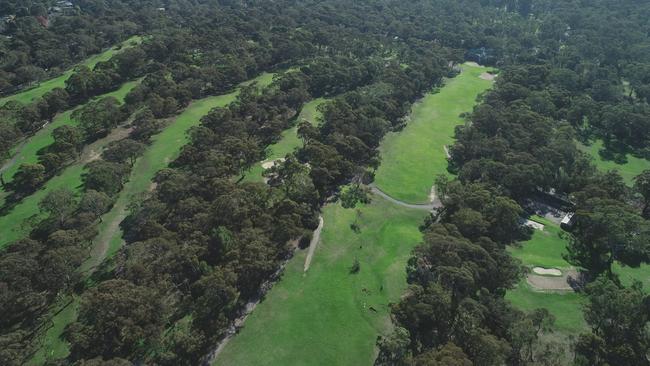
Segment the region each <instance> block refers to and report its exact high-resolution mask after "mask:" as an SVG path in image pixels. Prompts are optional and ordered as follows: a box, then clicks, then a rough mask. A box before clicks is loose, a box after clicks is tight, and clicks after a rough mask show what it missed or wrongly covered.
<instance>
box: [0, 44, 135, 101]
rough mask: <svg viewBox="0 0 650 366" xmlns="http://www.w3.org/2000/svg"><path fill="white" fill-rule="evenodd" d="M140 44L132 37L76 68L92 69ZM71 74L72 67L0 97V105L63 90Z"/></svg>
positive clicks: (31, 99) (88, 59) (30, 99)
mask: <svg viewBox="0 0 650 366" xmlns="http://www.w3.org/2000/svg"><path fill="white" fill-rule="evenodd" d="M141 42H142V37H140V36H133V37H131V38H129V39H127V40H126V41H124V42H122V43H120V44H119V45H117V46H113V47H111V48H109V49H107V50H105V51H104V52H101V53H98V54H96V55H93V56H90V57H88V58H87V59H85V60H84V61H83V62H81V63H80V64H79V65H78V66H87V67H88V68H90V69H92V68H94V67H95V65H97V64H98V63H100V62H104V61H108V60H110V59H111V57H113V56H114V55H115V54H118V53H120V52H121V51H122V50H124V49H126V48H128V47H131V46H133V45H137V44H140V43H141ZM73 73H74V67H73V68H71V69H69V70H67V71H66V72H64V73H63V74H61V75H60V76H57V77H55V78H52V79H49V80H47V81H43V82H41V83H39V84H38V85H37V86H34V87H33V88H30V89H27V90H24V91H21V92H19V93H16V94H12V95H9V96H6V97H2V98H0V105H4V104H5V103H7V102H9V101H16V102H20V103H22V104H28V103H30V102H32V101H33V100H35V99H37V98H40V97H42V96H43V95H45V93H47V92H49V91H50V90H52V89H54V88H65V82H66V80H68V79H69V78H70V76H72V74H73Z"/></svg>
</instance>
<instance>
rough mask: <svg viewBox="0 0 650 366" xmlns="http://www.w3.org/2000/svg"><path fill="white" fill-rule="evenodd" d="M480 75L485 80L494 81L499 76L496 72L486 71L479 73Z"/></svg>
mask: <svg viewBox="0 0 650 366" xmlns="http://www.w3.org/2000/svg"><path fill="white" fill-rule="evenodd" d="M479 77H480V78H481V79H483V80H490V81H493V80H494V78H496V77H497V76H496V75H495V74H490V73H489V72H484V73H482V74H481V75H479Z"/></svg>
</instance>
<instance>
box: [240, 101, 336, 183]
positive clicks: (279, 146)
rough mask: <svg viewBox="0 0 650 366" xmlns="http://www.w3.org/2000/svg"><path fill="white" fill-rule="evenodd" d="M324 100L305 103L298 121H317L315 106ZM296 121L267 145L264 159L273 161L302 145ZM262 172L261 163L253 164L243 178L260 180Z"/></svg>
mask: <svg viewBox="0 0 650 366" xmlns="http://www.w3.org/2000/svg"><path fill="white" fill-rule="evenodd" d="M325 102H327V99H324V98H318V99H314V100H312V101H310V102H309V103H307V104H305V105H304V106H303V108H302V111H301V112H300V116H298V123H300V122H301V121H307V122H309V123H311V124H316V123H318V120H319V118H320V117H321V113H320V112H319V111H318V110H317V108H318V106H319V105H321V104H323V103H325ZM298 123H296V126H294V127H292V128H290V129H288V130H286V131H284V132H283V133H282V136H281V137H280V140H279V141H278V142H277V143H275V144H273V145H271V146H269V148H268V154H267V157H266V160H265V161H274V160H277V159H280V158H284V157H285V156H286V155H287V154H289V153H292V152H293V151H294V150H296V149H297V148H299V147H301V146H302V140H301V139H300V138H299V137H298ZM262 173H264V168H262V164H261V163H260V164H255V165H254V166H253V167H252V168H251V169H250V170H249V171H248V172H247V173H246V178H245V179H244V180H245V181H247V182H261V181H262V180H263V176H262Z"/></svg>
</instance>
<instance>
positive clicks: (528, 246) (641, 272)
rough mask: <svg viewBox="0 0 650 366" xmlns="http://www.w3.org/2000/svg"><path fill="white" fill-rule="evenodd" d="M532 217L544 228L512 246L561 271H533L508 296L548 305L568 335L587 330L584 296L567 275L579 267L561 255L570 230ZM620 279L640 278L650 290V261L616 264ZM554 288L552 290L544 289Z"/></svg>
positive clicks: (525, 306) (523, 304)
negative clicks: (635, 264) (638, 264)
mask: <svg viewBox="0 0 650 366" xmlns="http://www.w3.org/2000/svg"><path fill="white" fill-rule="evenodd" d="M532 220H533V221H536V222H539V223H541V224H543V225H544V229H543V230H535V231H534V233H533V236H532V238H531V239H530V240H529V241H526V242H523V243H521V246H520V247H518V248H517V247H509V251H510V253H511V254H512V256H514V257H515V258H518V259H520V260H521V261H522V263H523V264H524V265H525V266H527V267H529V268H531V269H534V268H535V267H542V268H549V269H552V268H555V269H559V270H560V271H561V272H562V275H561V276H560V277H554V276H549V275H540V274H535V273H531V274H529V275H528V278H526V279H523V280H522V281H521V282H520V283H519V285H518V286H517V288H515V289H513V290H511V291H508V293H507V295H506V298H507V299H508V300H510V301H511V302H512V303H513V305H515V306H516V307H518V308H520V309H522V310H526V311H530V310H534V309H536V308H546V309H548V311H549V312H550V313H551V314H553V315H554V316H555V318H556V324H555V328H556V330H557V331H558V332H560V333H564V334H565V335H577V334H578V333H579V332H581V331H583V330H585V329H586V328H585V327H586V323H585V321H584V318H583V314H582V304H583V302H584V299H583V298H582V296H581V295H579V294H578V293H576V292H574V291H572V290H571V289H570V287H569V286H568V284H567V277H568V276H571V277H574V278H575V277H576V276H577V270H576V269H575V268H573V267H572V266H571V265H570V264H569V263H567V262H566V261H565V260H564V258H562V255H563V254H565V253H566V247H567V245H568V234H566V233H564V231H563V230H562V229H560V227H559V226H558V225H557V224H555V223H553V222H552V221H550V220H546V219H544V218H541V217H538V216H534V217H532ZM614 272H616V273H617V274H618V275H619V276H620V278H621V281H622V282H623V283H624V284H626V285H629V284H630V283H631V282H632V281H633V280H640V281H642V282H643V284H644V289H645V290H646V291H649V290H650V287H649V286H650V265H643V266H641V267H640V268H630V267H623V266H621V265H620V264H618V263H617V264H615V265H614ZM549 288H552V290H544V289H549Z"/></svg>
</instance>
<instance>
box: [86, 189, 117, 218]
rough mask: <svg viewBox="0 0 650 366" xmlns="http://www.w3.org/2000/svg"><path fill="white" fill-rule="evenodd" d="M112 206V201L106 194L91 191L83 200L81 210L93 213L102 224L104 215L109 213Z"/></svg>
mask: <svg viewBox="0 0 650 366" xmlns="http://www.w3.org/2000/svg"><path fill="white" fill-rule="evenodd" d="M111 204H112V200H111V198H110V197H109V196H108V195H107V194H106V193H104V192H97V191H95V190H92V189H90V190H88V191H86V193H84V195H83V197H82V198H81V202H80V203H79V210H80V211H82V212H88V213H91V214H92V215H93V216H94V217H95V218H99V222H102V214H104V213H106V211H108V208H109V207H110V206H111Z"/></svg>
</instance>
